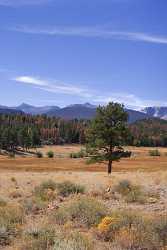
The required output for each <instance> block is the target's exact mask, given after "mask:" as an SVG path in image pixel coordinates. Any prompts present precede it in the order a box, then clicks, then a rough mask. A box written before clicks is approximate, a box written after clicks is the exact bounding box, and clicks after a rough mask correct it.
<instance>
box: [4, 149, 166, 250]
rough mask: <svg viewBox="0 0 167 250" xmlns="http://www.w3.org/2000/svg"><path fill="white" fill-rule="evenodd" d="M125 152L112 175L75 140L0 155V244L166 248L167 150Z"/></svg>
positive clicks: (99, 249)
mask: <svg viewBox="0 0 167 250" xmlns="http://www.w3.org/2000/svg"><path fill="white" fill-rule="evenodd" d="M128 150H131V151H132V157H131V158H130V159H123V160H122V161H121V162H119V163H116V164H114V172H113V173H112V175H111V176H110V177H109V176H108V175H107V174H106V173H105V170H106V167H105V166H104V165H102V166H100V165H99V164H95V165H93V166H89V165H87V164H86V163H85V159H83V157H81V156H83V154H82V155H81V153H80V152H82V153H83V151H81V147H79V146H75V145H72V146H56V147H44V148H40V149H37V152H41V153H42V157H41V158H38V157H37V156H36V155H31V154H27V155H24V157H23V155H17V156H15V157H14V158H13V157H10V156H8V155H1V156H0V169H1V175H0V249H3V250H144V249H145V250H159V249H160V250H165V249H167V184H166V183H167V171H166V170H167V154H166V152H167V149H165V148H159V149H158V151H155V149H153V148H128ZM48 152H52V153H49V154H48ZM157 152H158V153H157ZM159 153H160V154H159ZM71 154H73V155H74V156H75V157H74V158H73V157H71ZM50 155H51V157H50ZM76 156H77V157H76ZM78 157H80V158H78ZM41 170H43V171H41Z"/></svg>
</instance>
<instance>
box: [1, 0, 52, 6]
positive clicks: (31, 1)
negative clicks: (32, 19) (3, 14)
mask: <svg viewBox="0 0 167 250" xmlns="http://www.w3.org/2000/svg"><path fill="white" fill-rule="evenodd" d="M51 1H53V0H0V6H8V7H18V6H23V5H40V4H46V3H49V2H51Z"/></svg>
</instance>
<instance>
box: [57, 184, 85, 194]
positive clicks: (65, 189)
mask: <svg viewBox="0 0 167 250" xmlns="http://www.w3.org/2000/svg"><path fill="white" fill-rule="evenodd" d="M57 190H58V194H60V195H62V196H64V197H67V196H69V195H70V194H79V193H81V194H83V193H84V192H85V187H84V186H81V185H78V184H74V183H72V182H70V181H64V182H62V183H59V184H57Z"/></svg>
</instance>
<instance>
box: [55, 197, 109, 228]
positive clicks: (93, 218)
mask: <svg viewBox="0 0 167 250" xmlns="http://www.w3.org/2000/svg"><path fill="white" fill-rule="evenodd" d="M106 213H107V210H106V208H105V206H104V205H103V204H101V203H100V202H98V201H97V200H95V199H93V198H88V197H85V196H79V197H76V198H75V199H74V200H71V201H69V202H67V203H65V204H64V205H62V206H61V207H60V208H59V209H58V210H57V212H56V213H55V214H54V218H55V220H56V222H57V223H58V224H65V223H67V222H68V221H72V222H73V223H75V224H76V225H78V226H81V227H82V226H85V227H88V228H89V227H91V226H93V225H97V224H98V223H99V221H100V220H101V218H102V217H104V216H105V215H106Z"/></svg>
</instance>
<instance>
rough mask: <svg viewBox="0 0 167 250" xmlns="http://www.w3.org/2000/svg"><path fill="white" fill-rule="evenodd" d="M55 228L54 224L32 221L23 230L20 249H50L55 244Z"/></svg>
mask: <svg viewBox="0 0 167 250" xmlns="http://www.w3.org/2000/svg"><path fill="white" fill-rule="evenodd" d="M54 239H55V229H54V227H53V226H52V225H50V224H46V223H45V222H43V223H36V224H35V223H34V224H33V223H32V224H30V225H28V226H27V227H26V229H25V230H24V231H23V237H22V240H23V244H22V246H21V247H20V250H47V249H48V250H49V249H51V246H53V245H54Z"/></svg>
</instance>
